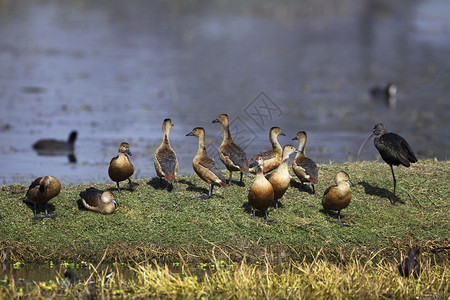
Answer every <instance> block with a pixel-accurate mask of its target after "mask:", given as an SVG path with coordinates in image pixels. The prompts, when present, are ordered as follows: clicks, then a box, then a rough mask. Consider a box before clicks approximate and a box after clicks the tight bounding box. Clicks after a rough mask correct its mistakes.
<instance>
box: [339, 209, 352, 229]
mask: <svg viewBox="0 0 450 300" xmlns="http://www.w3.org/2000/svg"><path fill="white" fill-rule="evenodd" d="M338 224H339V225H341V226H350V225H348V224H344V223H343V222H342V220H341V211H340V210H339V211H338Z"/></svg>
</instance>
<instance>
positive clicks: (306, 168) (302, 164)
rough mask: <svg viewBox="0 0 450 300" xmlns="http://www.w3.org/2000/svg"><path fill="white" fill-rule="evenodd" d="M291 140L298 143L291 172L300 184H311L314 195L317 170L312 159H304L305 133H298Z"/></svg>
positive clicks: (317, 175)
mask: <svg viewBox="0 0 450 300" xmlns="http://www.w3.org/2000/svg"><path fill="white" fill-rule="evenodd" d="M292 140H299V141H300V143H299V145H298V153H297V155H295V158H294V161H293V162H292V170H293V171H294V173H295V175H297V177H298V179H300V182H301V183H302V184H303V183H304V182H307V183H311V187H312V192H313V194H315V193H316V190H315V188H314V185H315V184H316V183H317V181H318V180H319V169H318V168H317V165H316V163H315V162H314V161H313V160H312V159H310V158H309V157H306V154H305V148H306V143H307V141H308V136H307V135H306V132H304V131H299V132H298V133H297V135H296V136H295V137H294V138H293V139H292Z"/></svg>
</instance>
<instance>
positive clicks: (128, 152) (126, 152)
mask: <svg viewBox="0 0 450 300" xmlns="http://www.w3.org/2000/svg"><path fill="white" fill-rule="evenodd" d="M125 154H128V155H129V156H133V154H131V151H130V150H129V149H127V150H126V151H125Z"/></svg>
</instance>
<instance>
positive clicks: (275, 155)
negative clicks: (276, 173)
mask: <svg viewBox="0 0 450 300" xmlns="http://www.w3.org/2000/svg"><path fill="white" fill-rule="evenodd" d="M279 135H283V136H285V134H284V133H283V132H281V129H280V127H272V128H271V129H270V131H269V139H270V143H271V144H272V149H271V150H267V151H264V152H260V153H258V154H256V155H255V156H253V157H252V159H250V161H249V164H251V163H253V162H254V161H255V159H256V158H257V157H258V156H261V157H263V158H264V170H263V173H264V174H266V173H268V172H270V171H272V170H275V169H276V168H277V167H278V166H279V165H280V163H281V159H282V156H283V149H282V148H281V145H280V143H279V142H278V139H277V138H278V136H279ZM256 169H257V166H255V167H253V168H251V169H250V173H254V174H256Z"/></svg>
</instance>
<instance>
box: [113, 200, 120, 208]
mask: <svg viewBox="0 0 450 300" xmlns="http://www.w3.org/2000/svg"><path fill="white" fill-rule="evenodd" d="M112 202H113V203H114V205H115V206H116V207H117V206H119V202H118V201H117V200H116V199H113V200H112Z"/></svg>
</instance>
